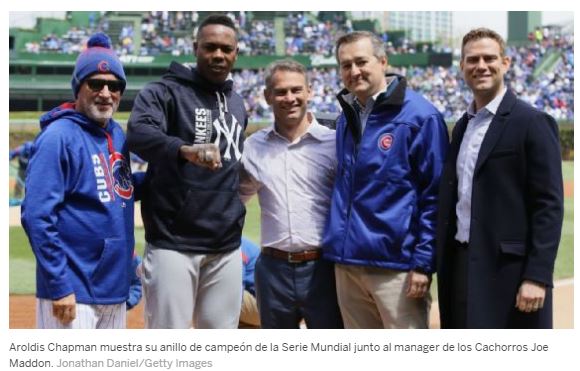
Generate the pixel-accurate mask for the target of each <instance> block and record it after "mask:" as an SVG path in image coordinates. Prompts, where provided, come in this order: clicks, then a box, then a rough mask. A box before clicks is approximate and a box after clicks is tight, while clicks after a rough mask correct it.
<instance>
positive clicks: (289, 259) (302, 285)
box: [240, 60, 343, 328]
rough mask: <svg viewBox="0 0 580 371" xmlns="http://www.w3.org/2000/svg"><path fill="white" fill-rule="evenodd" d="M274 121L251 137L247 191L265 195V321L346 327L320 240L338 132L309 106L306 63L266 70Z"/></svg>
mask: <svg viewBox="0 0 580 371" xmlns="http://www.w3.org/2000/svg"><path fill="white" fill-rule="evenodd" d="M264 95H265V97H266V101H267V102H268V104H269V105H270V106H272V110H273V111H274V118H275V120H274V121H275V122H274V124H273V125H272V126H269V127H267V128H265V129H262V130H260V131H258V132H256V133H255V134H254V135H252V136H251V137H250V138H249V139H248V140H247V141H246V143H245V148H244V154H243V157H242V164H243V171H242V175H241V180H240V194H241V198H242V201H244V202H246V201H247V200H248V199H250V198H251V197H252V196H253V195H254V194H258V199H259V202H260V207H261V223H262V241H261V245H262V249H261V254H260V256H259V258H258V260H257V262H256V268H255V283H256V294H257V301H258V309H259V311H260V321H261V325H262V328H298V327H299V326H300V322H301V321H302V320H304V321H305V323H306V326H307V327H308V328H342V327H343V325H342V319H341V315H340V310H339V307H338V303H337V299H336V286H335V281H334V265H333V264H332V263H331V262H328V261H325V260H323V259H321V255H322V250H321V249H320V243H321V239H322V234H323V231H324V225H325V223H326V218H327V216H328V208H329V206H330V195H331V193H332V187H333V184H334V177H335V168H336V149H335V133H334V131H333V130H331V129H328V128H326V127H324V126H322V125H320V124H319V123H318V122H317V121H316V119H315V118H314V115H312V114H311V113H309V112H307V109H308V101H309V99H310V98H311V90H310V86H309V83H308V77H307V75H306V70H305V68H304V66H302V65H301V64H300V63H297V62H295V61H292V60H282V61H276V62H274V63H272V64H270V66H268V68H267V70H266V89H265V90H264Z"/></svg>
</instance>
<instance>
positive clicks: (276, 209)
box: [240, 114, 337, 252]
mask: <svg viewBox="0 0 580 371" xmlns="http://www.w3.org/2000/svg"><path fill="white" fill-rule="evenodd" d="M308 115H309V118H310V125H309V127H308V130H307V131H306V132H305V133H304V134H303V135H302V136H301V137H300V138H298V139H297V140H295V141H294V142H293V143H290V142H289V141H288V139H286V138H284V137H283V136H281V135H280V134H278V133H277V132H276V130H275V126H274V125H272V126H270V127H268V128H265V129H262V130H260V131H258V132H256V133H254V134H253V135H251V136H250V137H249V138H248V139H247V140H246V142H245V143H244V153H243V155H242V166H243V169H242V173H241V177H240V197H241V198H242V201H243V202H244V203H245V202H247V201H248V200H249V199H250V198H251V197H252V196H253V195H254V194H256V193H257V194H258V199H259V202H260V208H261V234H262V236H261V237H262V241H261V245H262V246H268V247H274V248H276V249H279V250H284V251H289V252H295V251H303V250H308V249H315V248H319V247H320V245H321V241H322V234H323V232H324V225H325V223H326V219H327V217H328V212H329V207H330V197H331V195H332V187H333V185H334V177H335V174H336V165H337V161H336V147H335V142H336V139H335V131H334V130H331V129H329V128H327V127H324V126H322V125H320V124H319V123H318V122H317V121H316V119H315V118H314V116H313V115H311V114H308Z"/></svg>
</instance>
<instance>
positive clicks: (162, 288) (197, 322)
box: [142, 243, 242, 329]
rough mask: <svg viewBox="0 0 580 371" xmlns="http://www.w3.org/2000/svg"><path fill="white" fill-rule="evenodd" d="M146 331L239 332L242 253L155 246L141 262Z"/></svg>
mask: <svg viewBox="0 0 580 371" xmlns="http://www.w3.org/2000/svg"><path fill="white" fill-rule="evenodd" d="M142 282H143V293H144V297H145V313H144V314H145V327H146V328H191V327H194V328H216V329H227V328H237V327H238V320H239V316H240V306H241V303H242V254H241V252H240V250H239V249H238V250H234V251H231V252H228V253H224V254H198V253H190V252H183V251H173V250H166V249H160V248H156V247H155V246H153V245H151V244H149V243H147V245H146V246H145V256H144V258H143V277H142Z"/></svg>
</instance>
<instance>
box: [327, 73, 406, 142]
mask: <svg viewBox="0 0 580 371" xmlns="http://www.w3.org/2000/svg"><path fill="white" fill-rule="evenodd" d="M385 77H386V78H387V79H395V80H394V81H393V83H396V85H394V86H393V90H391V89H389V88H387V90H386V91H384V92H382V93H381V94H379V96H378V97H377V100H376V102H375V105H374V106H373V110H372V112H375V111H377V110H379V111H381V110H384V109H385V107H388V106H392V107H400V106H402V105H403V103H404V101H405V91H406V90H407V79H405V78H404V77H403V76H401V75H397V74H392V73H388V74H386V75H385ZM389 85H390V84H389ZM348 94H350V92H349V91H348V90H347V89H343V90H341V91H340V93H338V95H337V96H336V97H337V98H338V102H339V103H340V106H341V107H342V111H343V112H344V116H345V118H346V122H347V123H348V125H347V126H348V127H349V128H350V130H351V131H352V135H353V137H354V139H355V140H356V141H357V142H358V141H360V137H361V123H360V117H359V115H357V114H356V112H355V109H354V107H353V105H352V104H351V103H349V102H348V98H346V96H347V95H348Z"/></svg>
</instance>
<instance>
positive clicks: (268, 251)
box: [262, 246, 322, 263]
mask: <svg viewBox="0 0 580 371" xmlns="http://www.w3.org/2000/svg"><path fill="white" fill-rule="evenodd" d="M262 254H264V255H268V256H271V257H273V258H276V259H282V260H286V261H287V262H288V263H303V262H307V261H311V260H318V259H320V258H321V257H322V250H320V249H316V250H304V251H298V252H288V251H282V250H278V249H275V248H273V247H267V246H264V247H262Z"/></svg>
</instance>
